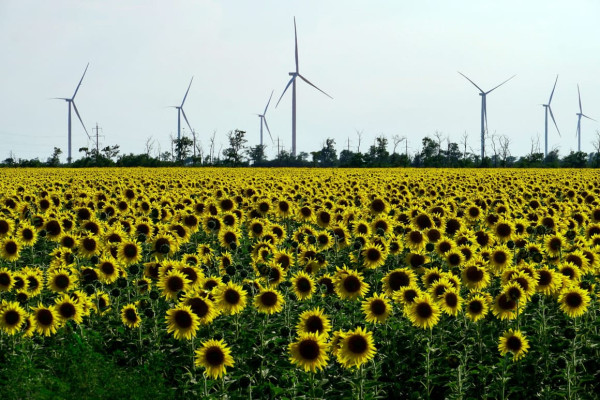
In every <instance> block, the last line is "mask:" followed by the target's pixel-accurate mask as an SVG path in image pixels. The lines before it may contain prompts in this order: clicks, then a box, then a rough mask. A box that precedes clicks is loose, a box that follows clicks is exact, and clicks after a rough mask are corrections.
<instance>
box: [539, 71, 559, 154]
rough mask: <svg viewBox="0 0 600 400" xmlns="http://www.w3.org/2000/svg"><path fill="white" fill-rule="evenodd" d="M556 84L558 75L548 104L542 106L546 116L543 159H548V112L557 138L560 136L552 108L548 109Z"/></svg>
mask: <svg viewBox="0 0 600 400" xmlns="http://www.w3.org/2000/svg"><path fill="white" fill-rule="evenodd" d="M557 82H558V75H556V80H555V81H554V87H553V88H552V92H551V93H550V99H549V100H548V104H542V106H543V107H544V109H545V114H546V115H545V125H544V157H548V112H550V117H552V122H554V126H555V127H556V131H557V132H558V136H560V130H559V129H558V125H557V124H556V120H555V119H554V114H552V108H551V107H550V103H552V96H553V95H554V89H556V83H557ZM561 137H562V136H561Z"/></svg>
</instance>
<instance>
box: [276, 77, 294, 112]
mask: <svg viewBox="0 0 600 400" xmlns="http://www.w3.org/2000/svg"><path fill="white" fill-rule="evenodd" d="M296 76H297V75H294V76H292V79H290V81H289V82H288V84H287V86H286V87H285V89H283V93H281V97H280V98H279V100H278V101H277V104H275V108H277V106H278V105H279V102H280V101H281V99H282V98H283V95H284V94H285V92H286V91H287V90H288V88H289V87H290V85H291V84H292V82H294V79H296Z"/></svg>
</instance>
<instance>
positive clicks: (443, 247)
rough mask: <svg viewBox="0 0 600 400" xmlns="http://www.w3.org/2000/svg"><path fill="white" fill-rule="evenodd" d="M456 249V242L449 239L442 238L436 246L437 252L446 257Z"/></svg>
mask: <svg viewBox="0 0 600 400" xmlns="http://www.w3.org/2000/svg"><path fill="white" fill-rule="evenodd" d="M455 248H456V242H454V240H452V239H449V238H447V237H442V238H441V239H439V240H438V241H437V242H436V244H435V252H436V253H438V254H439V255H441V256H444V255H446V253H448V252H450V251H453V250H454V249H455Z"/></svg>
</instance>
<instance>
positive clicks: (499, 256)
mask: <svg viewBox="0 0 600 400" xmlns="http://www.w3.org/2000/svg"><path fill="white" fill-rule="evenodd" d="M493 257H494V261H495V262H496V263H497V264H504V263H505V262H506V260H507V258H508V257H507V256H506V253H504V252H503V251H496V252H495V253H494V254H493Z"/></svg>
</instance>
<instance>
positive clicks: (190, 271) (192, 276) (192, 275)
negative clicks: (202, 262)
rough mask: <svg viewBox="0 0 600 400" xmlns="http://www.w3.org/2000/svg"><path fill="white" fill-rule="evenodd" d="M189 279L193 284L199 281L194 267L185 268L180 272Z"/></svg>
mask: <svg viewBox="0 0 600 400" xmlns="http://www.w3.org/2000/svg"><path fill="white" fill-rule="evenodd" d="M180 271H181V272H182V273H183V274H184V275H185V277H186V278H187V279H189V280H190V281H191V282H192V283H194V282H196V280H198V274H197V273H196V271H195V270H194V268H192V267H184V268H181V270H180Z"/></svg>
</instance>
